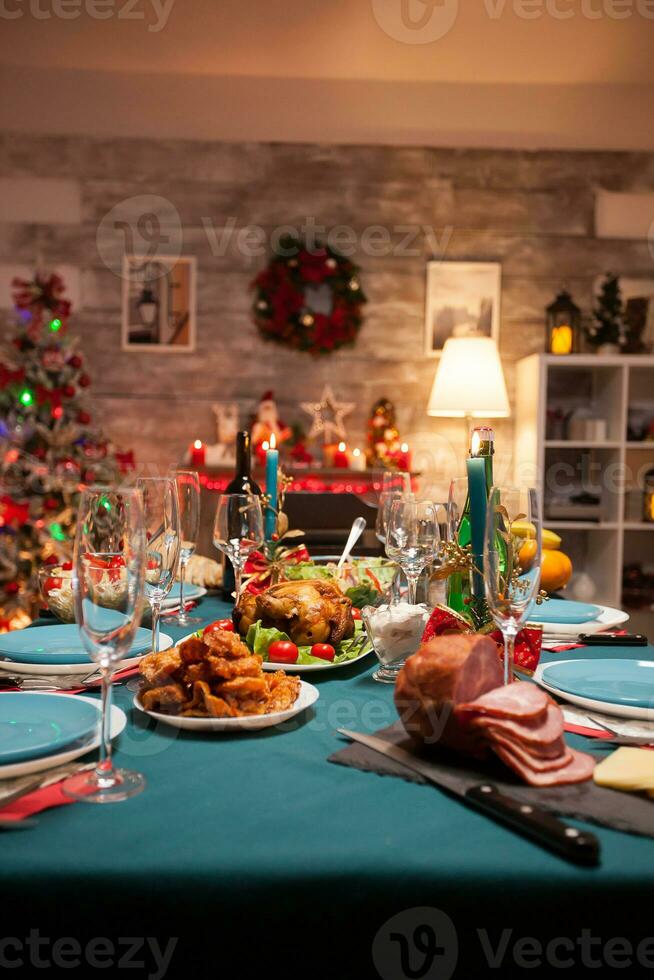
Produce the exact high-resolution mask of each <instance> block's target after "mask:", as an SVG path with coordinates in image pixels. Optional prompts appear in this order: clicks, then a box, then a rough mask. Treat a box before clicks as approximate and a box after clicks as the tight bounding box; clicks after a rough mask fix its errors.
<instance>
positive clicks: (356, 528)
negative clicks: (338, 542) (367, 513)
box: [336, 517, 366, 571]
mask: <svg viewBox="0 0 654 980" xmlns="http://www.w3.org/2000/svg"><path fill="white" fill-rule="evenodd" d="M365 529H366V519H365V517H357V518H355V520H354V521H353V522H352V528H351V530H350V534H349V537H348V539H347V541H346V542H345V547H344V548H343V554H342V555H341V557H340V558H339V559H338V565H337V566H336V571H338V570H339V569H340V568H342V567H343V565H344V564H345V561H346V559H347V558H348V557H349V554H350V552H351V551H352V548H354V546H355V544H356V543H357V541H358V540H359V538H360V537H361V535H362V534H363V532H364V531H365Z"/></svg>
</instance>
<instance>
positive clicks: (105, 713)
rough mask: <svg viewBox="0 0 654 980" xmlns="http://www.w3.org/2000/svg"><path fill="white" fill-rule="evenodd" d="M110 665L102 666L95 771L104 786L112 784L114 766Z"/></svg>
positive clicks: (111, 671) (111, 675) (111, 673)
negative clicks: (99, 726)
mask: <svg viewBox="0 0 654 980" xmlns="http://www.w3.org/2000/svg"><path fill="white" fill-rule="evenodd" d="M112 677H113V668H112V667H103V668H102V733H101V736H100V759H99V760H98V765H97V767H96V770H95V773H96V776H97V778H98V781H99V782H100V783H101V784H102V785H104V786H112V785H113V783H114V782H115V779H114V766H113V762H112V758H111V680H112Z"/></svg>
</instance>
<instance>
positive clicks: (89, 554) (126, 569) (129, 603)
mask: <svg viewBox="0 0 654 980" xmlns="http://www.w3.org/2000/svg"><path fill="white" fill-rule="evenodd" d="M145 564H146V559H145V529H144V523H143V499H142V496H141V493H140V492H139V491H138V490H121V491H114V490H108V489H107V490H102V489H97V488H95V489H88V490H84V491H83V492H82V494H81V497H80V503H79V511H78V517H77V529H76V533H75V545H74V556H73V574H72V587H73V595H74V600H75V619H76V621H77V624H78V627H79V632H80V637H81V640H82V644H83V646H84V649H85V650H86V651H87V653H88V655H89V657H90V658H91V660H93V661H95V663H97V664H98V665H99V667H100V671H101V674H102V732H101V739H100V760H99V762H98V764H97V766H96V768H95V769H94V770H93V771H91V772H84V773H79V774H78V775H76V776H73V777H72V778H70V779H68V780H66V782H65V783H64V785H63V789H64V792H65V793H66V794H67V795H68V796H72V797H74V798H75V799H79V800H84V802H86V803H111V802H116V801H118V800H124V799H127V797H129V796H133V795H134V794H136V793H139V792H140V791H141V790H142V789H143V788H144V786H145V779H144V777H143V776H142V775H141V774H140V773H138V772H131V771H130V770H127V769H114V767H113V763H112V758H111V684H112V675H113V672H114V669H115V667H116V664H117V663H118V662H119V661H120V660H122V658H123V657H124V656H125V655H126V654H127V652H128V651H129V648H130V647H131V645H132V642H133V640H134V635H135V633H136V630H137V628H138V625H139V623H140V622H141V614H142V611H143V584H144V579H145Z"/></svg>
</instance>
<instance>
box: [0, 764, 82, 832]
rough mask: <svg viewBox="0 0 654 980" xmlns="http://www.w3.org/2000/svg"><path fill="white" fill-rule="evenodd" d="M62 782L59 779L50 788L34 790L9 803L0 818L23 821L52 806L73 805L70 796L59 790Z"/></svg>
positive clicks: (1, 811)
mask: <svg viewBox="0 0 654 980" xmlns="http://www.w3.org/2000/svg"><path fill="white" fill-rule="evenodd" d="M44 775H45V774H44ZM63 782H64V780H63V779H61V780H60V781H59V782H58V783H53V784H52V786H46V787H45V788H44V789H35V790H34V792H33V793H27V794H26V795H25V796H21V797H20V799H18V800H15V801H14V802H13V803H9V804H8V805H7V806H6V807H5V808H4V809H3V810H0V817H2V819H3V820H17V821H18V820H25V819H26V818H27V817H31V816H33V815H34V814H35V813H40V812H41V810H49V809H50V807H53V806H63V805H64V804H65V803H74V802H75V800H72V799H71V798H70V796H64V794H63V792H62V789H61V787H62V784H63Z"/></svg>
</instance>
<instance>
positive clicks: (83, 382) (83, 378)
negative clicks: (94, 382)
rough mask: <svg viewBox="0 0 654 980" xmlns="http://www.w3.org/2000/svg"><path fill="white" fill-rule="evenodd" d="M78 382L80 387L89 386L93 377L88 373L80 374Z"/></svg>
mask: <svg viewBox="0 0 654 980" xmlns="http://www.w3.org/2000/svg"><path fill="white" fill-rule="evenodd" d="M77 384H78V385H79V386H80V388H88V386H89V385H90V384H91V379H90V378H89V376H88V374H80V376H79V378H78V379H77Z"/></svg>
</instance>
